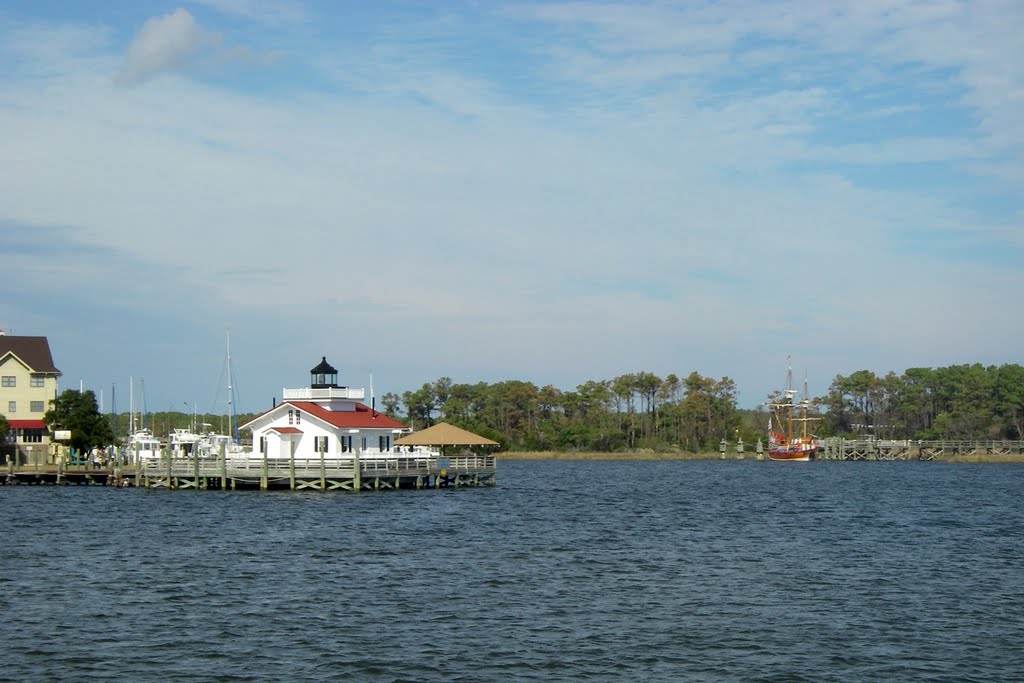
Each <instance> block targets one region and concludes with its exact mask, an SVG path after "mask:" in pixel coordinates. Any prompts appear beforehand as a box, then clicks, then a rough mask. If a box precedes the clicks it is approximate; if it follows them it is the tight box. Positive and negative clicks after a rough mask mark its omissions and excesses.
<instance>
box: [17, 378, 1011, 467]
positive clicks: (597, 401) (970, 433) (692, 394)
mask: <svg viewBox="0 0 1024 683" xmlns="http://www.w3.org/2000/svg"><path fill="white" fill-rule="evenodd" d="M737 395H738V391H737V387H736V383H735V382H734V381H733V380H732V379H730V378H729V377H722V378H715V377H705V376H702V375H701V374H700V373H697V372H691V373H690V374H689V375H686V376H685V377H680V376H678V375H675V374H670V375H668V376H667V377H664V378H661V377H658V376H657V375H655V374H654V373H651V372H636V373H627V374H623V375H619V376H617V377H614V378H612V379H605V380H590V381H587V382H584V383H583V384H580V385H578V386H577V387H576V389H575V390H571V391H564V390H561V389H558V388H556V387H554V386H552V385H550V384H549V385H545V386H537V385H536V384H534V383H532V382H525V381H520V380H508V381H503V382H496V383H493V384H491V383H486V382H478V383H476V384H457V383H454V382H452V380H451V379H450V378H448V377H441V378H440V379H438V380H436V381H434V382H428V383H425V384H423V386H421V387H420V388H419V389H416V390H411V391H405V392H403V393H401V394H398V393H394V392H389V393H387V394H385V395H384V396H383V397H382V399H381V404H382V409H383V412H385V413H386V414H388V415H389V416H390V417H393V418H395V419H397V420H399V421H401V422H403V423H405V424H407V425H408V426H410V427H412V428H413V429H415V430H419V429H423V428H425V427H429V426H430V425H432V424H434V423H436V422H439V421H445V422H450V423H452V424H455V425H457V426H459V427H462V428H464V429H468V430H470V431H473V432H476V433H478V434H480V435H482V436H486V437H488V438H490V439H493V440H495V441H497V442H499V443H500V444H501V445H502V448H504V449H509V450H539V451H544V450H555V451H600V452H615V451H629V450H639V449H646V450H655V451H661V452H672V451H692V452H701V451H714V450H717V448H718V444H719V443H720V441H721V440H722V439H725V440H727V441H730V442H735V441H736V440H737V439H743V440H744V441H745V442H746V443H748V444H751V445H753V444H754V443H755V442H756V441H757V440H758V439H764V438H765V436H766V427H767V423H768V417H767V413H766V412H765V410H764V409H763V408H757V409H753V410H744V409H740V408H739V407H738V406H737ZM765 398H766V400H771V401H777V400H779V395H778V394H775V395H773V396H769V397H765ZM811 409H812V411H815V412H816V413H818V414H819V415H820V417H821V420H820V421H818V422H815V423H814V424H815V432H816V434H817V435H818V436H822V437H827V436H843V437H847V438H866V437H874V438H880V439H925V440H932V439H1024V367H1022V366H1020V365H1000V366H994V365H990V366H983V365H981V364H974V365H954V366H949V367H944V368H910V369H908V370H906V371H904V372H903V373H902V374H899V375H897V374H896V373H895V372H889V373H888V374H886V375H884V376H878V375H876V374H875V373H873V372H871V371H869V370H858V371H856V372H854V373H852V374H850V375H849V376H843V375H837V376H836V378H835V379H834V380H833V381H832V384H831V385H830V386H829V389H828V391H827V393H826V395H825V396H822V397H815V398H812V399H811ZM253 417H255V414H252V415H239V416H238V424H243V423H245V422H246V421H247V420H249V419H251V418H253ZM44 419H45V421H46V424H47V426H48V427H49V428H50V429H51V430H55V429H71V431H72V435H73V436H74V440H75V443H76V446H77V447H92V446H94V445H100V446H102V445H107V444H109V443H112V442H115V441H123V440H124V438H125V437H126V436H127V435H128V433H129V431H130V428H131V427H132V425H131V424H130V416H129V415H128V414H126V413H122V414H119V415H106V416H100V415H99V413H98V411H97V409H96V398H95V395H94V394H93V392H91V391H85V392H82V393H80V392H78V391H75V390H66V391H64V392H62V393H61V395H60V396H59V397H58V398H57V401H56V402H55V404H54V406H53V407H52V409H51V410H50V411H49V412H47V413H46V415H45V418H44ZM144 419H145V426H148V427H149V428H150V429H151V431H152V432H153V433H154V434H155V435H156V436H166V435H167V434H169V433H170V432H172V431H173V430H174V429H184V428H191V429H195V430H196V431H200V432H207V431H216V432H220V433H226V432H227V431H228V429H229V426H228V425H227V418H226V416H224V415H215V414H204V415H199V416H195V415H189V414H186V413H179V412H174V411H167V412H157V413H150V414H147V415H146V416H144ZM134 426H135V427H136V428H138V427H141V426H143V423H142V422H141V421H140V420H139V419H138V416H136V422H135V425H134ZM2 427H3V424H2V422H0V428H2ZM0 431H2V429H0Z"/></svg>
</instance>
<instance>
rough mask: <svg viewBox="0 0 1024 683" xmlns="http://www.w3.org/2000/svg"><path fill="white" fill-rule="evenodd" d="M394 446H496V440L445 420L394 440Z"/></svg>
mask: <svg viewBox="0 0 1024 683" xmlns="http://www.w3.org/2000/svg"><path fill="white" fill-rule="evenodd" d="M395 445H396V446H497V445H498V442H497V441H491V440H490V439H485V438H484V437H482V436H480V435H479V434H474V433H473V432H467V431H466V430H465V429H459V428H458V427H456V426H455V425H451V424H448V423H447V422H439V423H438V424H436V425H434V426H433V427H428V428H427V429H422V430H420V431H418V432H413V433H412V434H410V435H409V436H403V437H402V438H401V439H398V440H396V441H395Z"/></svg>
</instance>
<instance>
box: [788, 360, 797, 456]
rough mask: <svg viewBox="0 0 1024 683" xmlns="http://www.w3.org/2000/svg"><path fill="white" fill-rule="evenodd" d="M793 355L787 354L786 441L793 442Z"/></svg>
mask: <svg viewBox="0 0 1024 683" xmlns="http://www.w3.org/2000/svg"><path fill="white" fill-rule="evenodd" d="M795 393H796V392H795V391H794V390H793V356H791V355H787V356H786V403H787V407H786V443H787V444H789V443H792V442H793V396H794V395H795Z"/></svg>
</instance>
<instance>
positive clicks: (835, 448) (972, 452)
mask: <svg viewBox="0 0 1024 683" xmlns="http://www.w3.org/2000/svg"><path fill="white" fill-rule="evenodd" d="M1015 457H1024V441H1005V440H1000V441H991V440H989V441H980V440H960V441H958V440H942V441H918V440H914V439H903V440H898V439H842V438H838V437H835V438H829V439H819V440H818V454H817V459H818V460H961V459H963V460H971V459H979V460H980V459H986V460H997V459H1000V458H1007V459H1014V458H1015Z"/></svg>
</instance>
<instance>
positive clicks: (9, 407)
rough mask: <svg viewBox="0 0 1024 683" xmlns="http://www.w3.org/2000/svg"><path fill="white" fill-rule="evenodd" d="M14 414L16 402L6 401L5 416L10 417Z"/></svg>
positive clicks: (16, 408)
mask: <svg viewBox="0 0 1024 683" xmlns="http://www.w3.org/2000/svg"><path fill="white" fill-rule="evenodd" d="M16 412H18V402H17V401H8V402H7V414H8V415H12V414H14V413H16Z"/></svg>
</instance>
